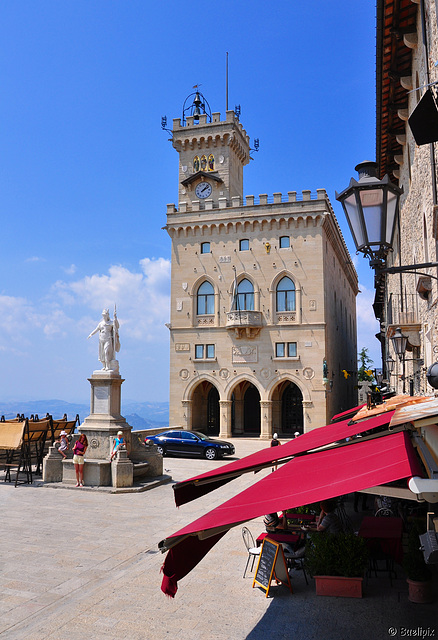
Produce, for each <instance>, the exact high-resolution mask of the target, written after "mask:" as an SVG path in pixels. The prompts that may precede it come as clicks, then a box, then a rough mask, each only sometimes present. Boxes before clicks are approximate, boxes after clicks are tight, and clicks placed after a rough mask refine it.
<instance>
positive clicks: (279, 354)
mask: <svg viewBox="0 0 438 640" xmlns="http://www.w3.org/2000/svg"><path fill="white" fill-rule="evenodd" d="M275 357H276V358H284V342H276V343H275Z"/></svg>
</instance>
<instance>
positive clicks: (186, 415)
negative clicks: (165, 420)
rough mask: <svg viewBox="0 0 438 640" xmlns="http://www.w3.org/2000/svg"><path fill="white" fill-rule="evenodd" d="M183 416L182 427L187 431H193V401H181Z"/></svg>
mask: <svg viewBox="0 0 438 640" xmlns="http://www.w3.org/2000/svg"><path fill="white" fill-rule="evenodd" d="M181 404H182V408H183V414H182V425H183V428H184V429H186V430H187V431H192V401H191V400H182V401H181Z"/></svg>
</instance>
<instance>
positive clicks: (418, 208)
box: [385, 0, 438, 394]
mask: <svg viewBox="0 0 438 640" xmlns="http://www.w3.org/2000/svg"><path fill="white" fill-rule="evenodd" d="M425 20H426V36H427V37H426V41H427V48H426V47H425V46H424V44H423V31H422V18H421V9H420V7H419V8H418V11H417V32H416V34H409V35H408V37H406V38H405V43H406V45H407V46H409V47H410V48H411V49H412V71H411V75H410V76H409V77H404V78H401V79H400V82H401V83H402V84H403V86H404V87H405V88H406V89H407V90H408V93H407V100H408V108H407V109H400V110H399V112H398V113H399V117H400V118H402V119H403V120H404V121H405V122H406V128H405V135H404V136H401V137H400V139H399V142H401V143H402V147H403V154H402V155H400V156H396V157H395V161H396V162H397V163H398V165H399V170H398V171H397V172H396V175H397V176H398V177H399V184H400V186H403V189H404V193H403V195H402V196H401V206H400V232H399V231H398V230H397V231H396V234H395V238H394V252H393V253H392V254H390V256H389V259H388V265H389V266H391V265H399V264H402V265H407V264H418V263H422V262H429V261H437V260H438V251H437V238H438V229H437V215H438V207H437V197H436V193H434V191H436V189H434V185H433V173H432V172H433V171H435V172H436V169H434V168H433V156H432V155H431V154H432V153H434V154H435V162H436V161H437V160H438V157H437V145H436V144H432V145H430V144H424V145H421V146H418V145H417V144H416V142H415V138H414V136H413V134H412V131H411V128H410V126H409V124H408V122H407V120H408V118H409V117H410V115H411V114H412V113H413V111H414V110H415V108H416V106H417V105H418V103H419V101H420V99H421V98H422V97H423V96H424V94H425V92H426V90H427V85H428V84H430V83H431V82H434V81H436V79H437V71H436V67H435V62H436V61H437V60H438V36H437V16H436V4H435V2H433V1H431V0H426V1H425ZM433 91H434V92H435V91H436V90H435V89H433ZM432 148H433V149H432ZM421 274H431V275H434V276H437V275H438V270H437V269H436V268H430V269H419V273H416V274H409V273H404V274H403V275H402V276H400V275H389V276H388V280H387V293H386V306H387V309H388V311H389V313H388V314H387V317H386V327H385V330H386V332H387V336H388V337H389V338H390V337H391V335H393V334H394V331H395V329H396V328H397V327H400V328H401V330H402V332H403V333H404V334H405V335H407V336H408V338H409V344H408V351H407V353H406V359H405V381H404V384H403V380H402V374H403V364H402V363H401V362H400V361H399V360H398V358H397V357H396V356H395V355H394V352H393V350H392V347H391V346H390V340H389V347H388V348H389V353H390V355H391V356H392V357H393V358H394V360H395V362H396V365H395V369H394V373H393V376H392V378H391V383H392V386H393V387H394V388H395V389H396V390H397V392H402V391H403V388H404V389H405V391H406V392H409V391H412V390H413V391H414V393H416V394H424V393H427V394H429V393H431V392H432V391H433V390H432V388H431V387H430V386H429V385H428V384H427V381H426V375H425V374H426V370H427V368H428V367H429V366H430V365H431V364H432V363H433V362H435V361H436V360H437V359H438V353H437V352H438V339H437V329H438V314H437V304H438V288H437V281H436V280H435V279H433V278H431V279H430V280H429V281H428V280H424V279H423V280H421V282H420V279H421V277H422V276H421ZM417 286H418V287H419V288H420V293H421V291H423V293H422V295H421V296H420V295H419V293H418V291H417ZM429 287H430V291H429V290H428V288H429Z"/></svg>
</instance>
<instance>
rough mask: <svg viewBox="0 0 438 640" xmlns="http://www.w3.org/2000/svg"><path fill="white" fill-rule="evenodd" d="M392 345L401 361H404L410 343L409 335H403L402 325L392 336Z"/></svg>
mask: <svg viewBox="0 0 438 640" xmlns="http://www.w3.org/2000/svg"><path fill="white" fill-rule="evenodd" d="M391 342H392V346H393V347H394V351H395V353H396V354H397V356H398V359H399V360H400V362H402V360H403V358H404V355H405V353H406V346H407V344H408V338H407V336H405V335H403V333H402V332H401V331H400V327H397V330H396V332H395V333H394V335H393V336H392V337H391Z"/></svg>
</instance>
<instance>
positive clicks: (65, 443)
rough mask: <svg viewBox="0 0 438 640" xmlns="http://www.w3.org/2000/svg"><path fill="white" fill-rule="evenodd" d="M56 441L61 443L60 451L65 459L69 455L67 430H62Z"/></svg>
mask: <svg viewBox="0 0 438 640" xmlns="http://www.w3.org/2000/svg"><path fill="white" fill-rule="evenodd" d="M56 442H58V443H59V447H58V451H59V453H60V454H61V455H62V457H63V459H64V460H65V459H66V457H67V451H68V448H69V442H68V438H67V432H66V431H61V433H60V434H59V439H58V440H57V441H56Z"/></svg>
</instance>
